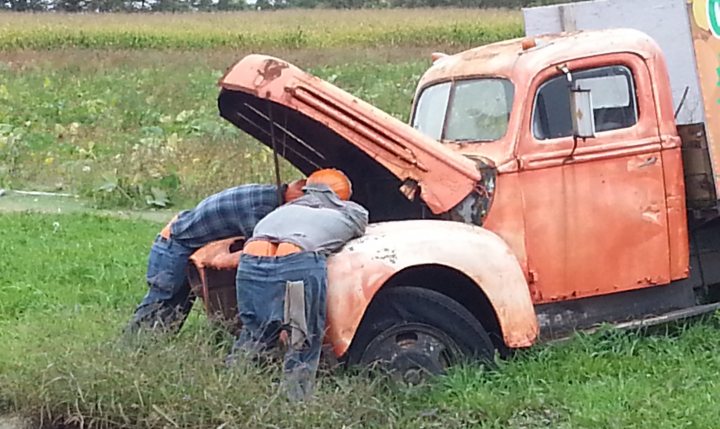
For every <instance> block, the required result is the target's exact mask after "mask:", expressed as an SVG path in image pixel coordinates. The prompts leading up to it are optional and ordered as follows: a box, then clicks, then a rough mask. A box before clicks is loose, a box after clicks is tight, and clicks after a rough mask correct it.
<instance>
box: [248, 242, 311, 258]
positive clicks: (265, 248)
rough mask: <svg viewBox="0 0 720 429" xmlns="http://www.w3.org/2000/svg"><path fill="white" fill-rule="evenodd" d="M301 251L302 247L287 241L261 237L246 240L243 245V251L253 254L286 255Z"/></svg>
mask: <svg viewBox="0 0 720 429" xmlns="http://www.w3.org/2000/svg"><path fill="white" fill-rule="evenodd" d="M302 251H303V249H302V248H301V247H300V246H297V245H295V244H293V243H289V242H287V241H281V242H279V243H275V242H272V241H269V240H263V239H257V240H253V241H250V242H247V243H245V247H243V253H245V254H247V255H253V256H287V255H292V254H293V253H300V252H302Z"/></svg>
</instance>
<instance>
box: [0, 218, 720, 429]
mask: <svg viewBox="0 0 720 429" xmlns="http://www.w3.org/2000/svg"><path fill="white" fill-rule="evenodd" d="M158 227H159V225H158V224H155V223H150V222H146V221H137V220H120V219H110V218H102V217H97V216H90V215H81V214H72V215H39V214H13V215H2V216H0V230H1V231H3V239H2V240H0V254H2V255H4V257H3V258H0V272H1V273H2V276H0V344H2V345H3V346H2V347H1V348H0V415H1V414H2V413H10V412H12V413H19V414H21V415H25V416H29V417H32V418H34V419H36V420H39V419H41V418H42V419H44V420H45V421H46V422H47V421H52V420H55V419H59V420H68V419H69V421H70V422H71V423H72V422H74V423H75V424H78V425H79V424H81V423H82V424H84V425H85V426H86V427H141V428H142V427H145V428H161V427H162V428H164V427H181V428H216V427H219V426H221V425H225V426H224V427H237V428H245V427H247V428H256V427H284V428H291V427H292V428H309V427H338V428H339V427H368V428H371V427H391V428H420V427H423V428H424V427H427V428H431V427H440V428H464V427H482V428H518V429H519V428H546V427H552V428H593V429H594V428H618V427H622V428H668V429H670V428H678V427H697V428H710V427H716V426H717V422H718V421H719V420H720V408H718V407H717V404H716V398H717V395H718V392H720V381H719V380H720V355H719V354H718V352H717V351H718V349H720V335H719V332H718V322H717V320H716V319H713V318H711V319H708V320H706V321H704V322H695V323H692V324H687V325H674V326H671V327H667V328H664V329H661V330H660V331H659V332H656V333H654V334H652V335H647V334H646V335H641V334H637V333H628V334H621V333H614V332H604V333H600V334H596V335H593V336H585V335H582V336H578V337H576V338H575V339H574V340H573V341H571V342H568V343H564V344H558V345H554V346H541V347H538V348H536V349H534V350H532V351H530V352H526V353H521V354H520V355H518V356H516V357H515V358H513V359H511V360H509V361H507V362H501V364H500V369H499V371H497V372H495V373H487V372H484V371H482V370H480V369H478V368H474V367H472V366H469V367H465V368H459V369H457V370H455V371H453V372H452V373H451V374H450V375H449V376H447V377H442V378H438V379H437V380H435V382H433V383H431V384H429V385H426V386H422V387H415V388H408V387H399V386H392V385H389V384H388V383H387V382H385V381H383V380H382V379H379V378H368V377H366V376H362V375H351V374H346V373H343V372H336V373H333V374H328V373H323V374H321V376H320V380H319V383H320V384H319V389H318V392H317V398H316V399H315V400H313V401H310V402H308V403H305V404H300V405H289V404H287V403H285V402H284V399H283V397H282V396H281V395H279V394H278V388H277V385H276V380H277V378H278V376H279V374H278V372H277V369H275V368H269V369H258V368H255V367H253V366H252V365H240V366H239V367H237V368H234V369H233V370H228V369H226V368H225V367H224V366H223V364H222V361H223V357H224V355H225V353H226V351H227V345H228V344H229V343H228V340H229V339H228V338H227V337H224V336H222V335H215V334H213V332H211V330H210V329H209V328H208V327H206V325H205V319H204V316H203V315H202V314H201V313H200V311H196V312H195V313H194V314H193V315H192V316H191V318H190V321H189V323H188V325H187V326H186V327H185V328H184V330H183V332H182V334H181V335H180V336H179V337H177V338H172V339H153V338H148V339H144V341H143V340H142V339H141V340H140V342H139V343H125V342H122V341H120V340H119V336H120V332H121V329H122V327H123V325H124V323H125V322H126V321H127V320H128V318H129V316H130V314H131V312H132V310H133V308H134V305H135V304H136V303H137V302H138V300H139V299H140V298H141V297H142V295H143V293H144V288H145V286H144V284H143V280H142V278H143V274H144V268H145V260H146V259H145V258H146V256H147V251H148V249H149V247H150V241H151V240H152V238H153V236H154V234H155V232H156V231H157V229H158ZM218 338H219V339H220V341H219V342H218V341H217V340H216V339H218Z"/></svg>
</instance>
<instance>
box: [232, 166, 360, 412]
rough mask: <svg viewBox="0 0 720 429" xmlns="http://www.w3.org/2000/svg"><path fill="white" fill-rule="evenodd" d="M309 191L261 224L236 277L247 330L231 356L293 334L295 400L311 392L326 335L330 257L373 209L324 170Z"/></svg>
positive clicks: (291, 387)
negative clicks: (328, 262) (352, 197)
mask: <svg viewBox="0 0 720 429" xmlns="http://www.w3.org/2000/svg"><path fill="white" fill-rule="evenodd" d="M303 190H304V191H305V195H304V196H302V197H300V198H298V199H296V200H294V201H292V202H289V203H287V204H285V205H283V206H281V207H278V208H277V209H275V210H274V211H272V212H271V213H270V214H268V215H267V216H266V217H265V218H263V219H262V220H261V221H260V222H258V224H257V225H256V226H255V230H254V232H253V235H252V237H251V238H250V239H249V240H248V241H247V243H246V245H245V248H244V249H243V254H242V255H241V257H240V264H239V266H238V271H237V277H236V286H237V299H238V312H239V315H240V319H241V321H242V324H243V327H242V330H241V332H240V335H239V336H238V339H237V341H236V343H235V347H234V352H233V353H237V352H243V351H244V352H249V353H256V352H257V351H259V350H263V349H266V348H269V347H273V346H274V345H275V343H277V341H278V339H279V337H280V335H281V332H282V331H285V332H287V334H288V337H289V338H288V351H287V353H286V354H285V362H284V373H285V379H284V383H283V384H284V387H285V389H286V391H287V394H288V396H289V397H290V398H291V399H293V400H299V399H303V398H307V397H308V396H309V395H310V394H311V393H312V390H313V383H314V378H315V373H316V372H317V367H318V363H319V359H320V350H321V347H322V340H323V337H324V334H325V316H326V288H327V265H326V257H327V255H329V254H330V253H332V252H334V251H337V250H339V249H340V248H341V247H342V246H343V245H344V244H345V243H346V242H347V241H348V240H350V239H352V238H355V237H359V236H361V235H362V234H363V233H364V232H365V227H366V226H367V223H368V213H367V210H365V208H363V207H362V206H360V205H359V204H356V203H354V202H351V201H347V198H349V197H350V181H349V180H348V179H347V177H346V176H345V175H344V174H343V173H342V172H340V171H338V170H331V169H326V170H319V171H317V172H315V173H313V174H311V175H310V177H308V179H307V184H306V185H305V187H304V188H303ZM341 197H344V199H343V198H341Z"/></svg>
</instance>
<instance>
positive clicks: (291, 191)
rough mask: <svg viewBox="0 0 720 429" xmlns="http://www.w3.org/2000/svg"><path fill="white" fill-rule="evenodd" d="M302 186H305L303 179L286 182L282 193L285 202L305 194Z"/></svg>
mask: <svg viewBox="0 0 720 429" xmlns="http://www.w3.org/2000/svg"><path fill="white" fill-rule="evenodd" d="M303 186H305V179H298V180H293V181H292V182H290V183H288V185H287V189H285V195H284V198H285V202H286V203H289V202H290V201H292V200H294V199H297V198H300V197H302V196H303V195H305V193H304V192H303V190H302V188H303Z"/></svg>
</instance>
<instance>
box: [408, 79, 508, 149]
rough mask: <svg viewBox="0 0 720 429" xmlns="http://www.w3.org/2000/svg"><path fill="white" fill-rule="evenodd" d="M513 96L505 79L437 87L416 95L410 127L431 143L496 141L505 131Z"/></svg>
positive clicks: (449, 83)
mask: <svg viewBox="0 0 720 429" xmlns="http://www.w3.org/2000/svg"><path fill="white" fill-rule="evenodd" d="M513 94H514V87H513V84H512V83H511V82H510V81H509V80H507V79H500V78H482V79H468V80H460V81H454V82H443V83H438V84H435V85H432V86H429V87H427V88H425V89H424V90H423V91H422V93H421V94H420V97H419V98H418V101H417V104H416V107H415V114H414V115H413V120H412V126H413V127H414V128H416V129H417V130H419V131H421V132H422V133H424V134H426V135H428V136H430V137H432V138H433V139H435V140H443V141H492V140H497V139H499V138H501V137H502V136H504V135H505V132H506V131H507V127H508V121H509V120H510V112H511V111H512V100H513Z"/></svg>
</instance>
